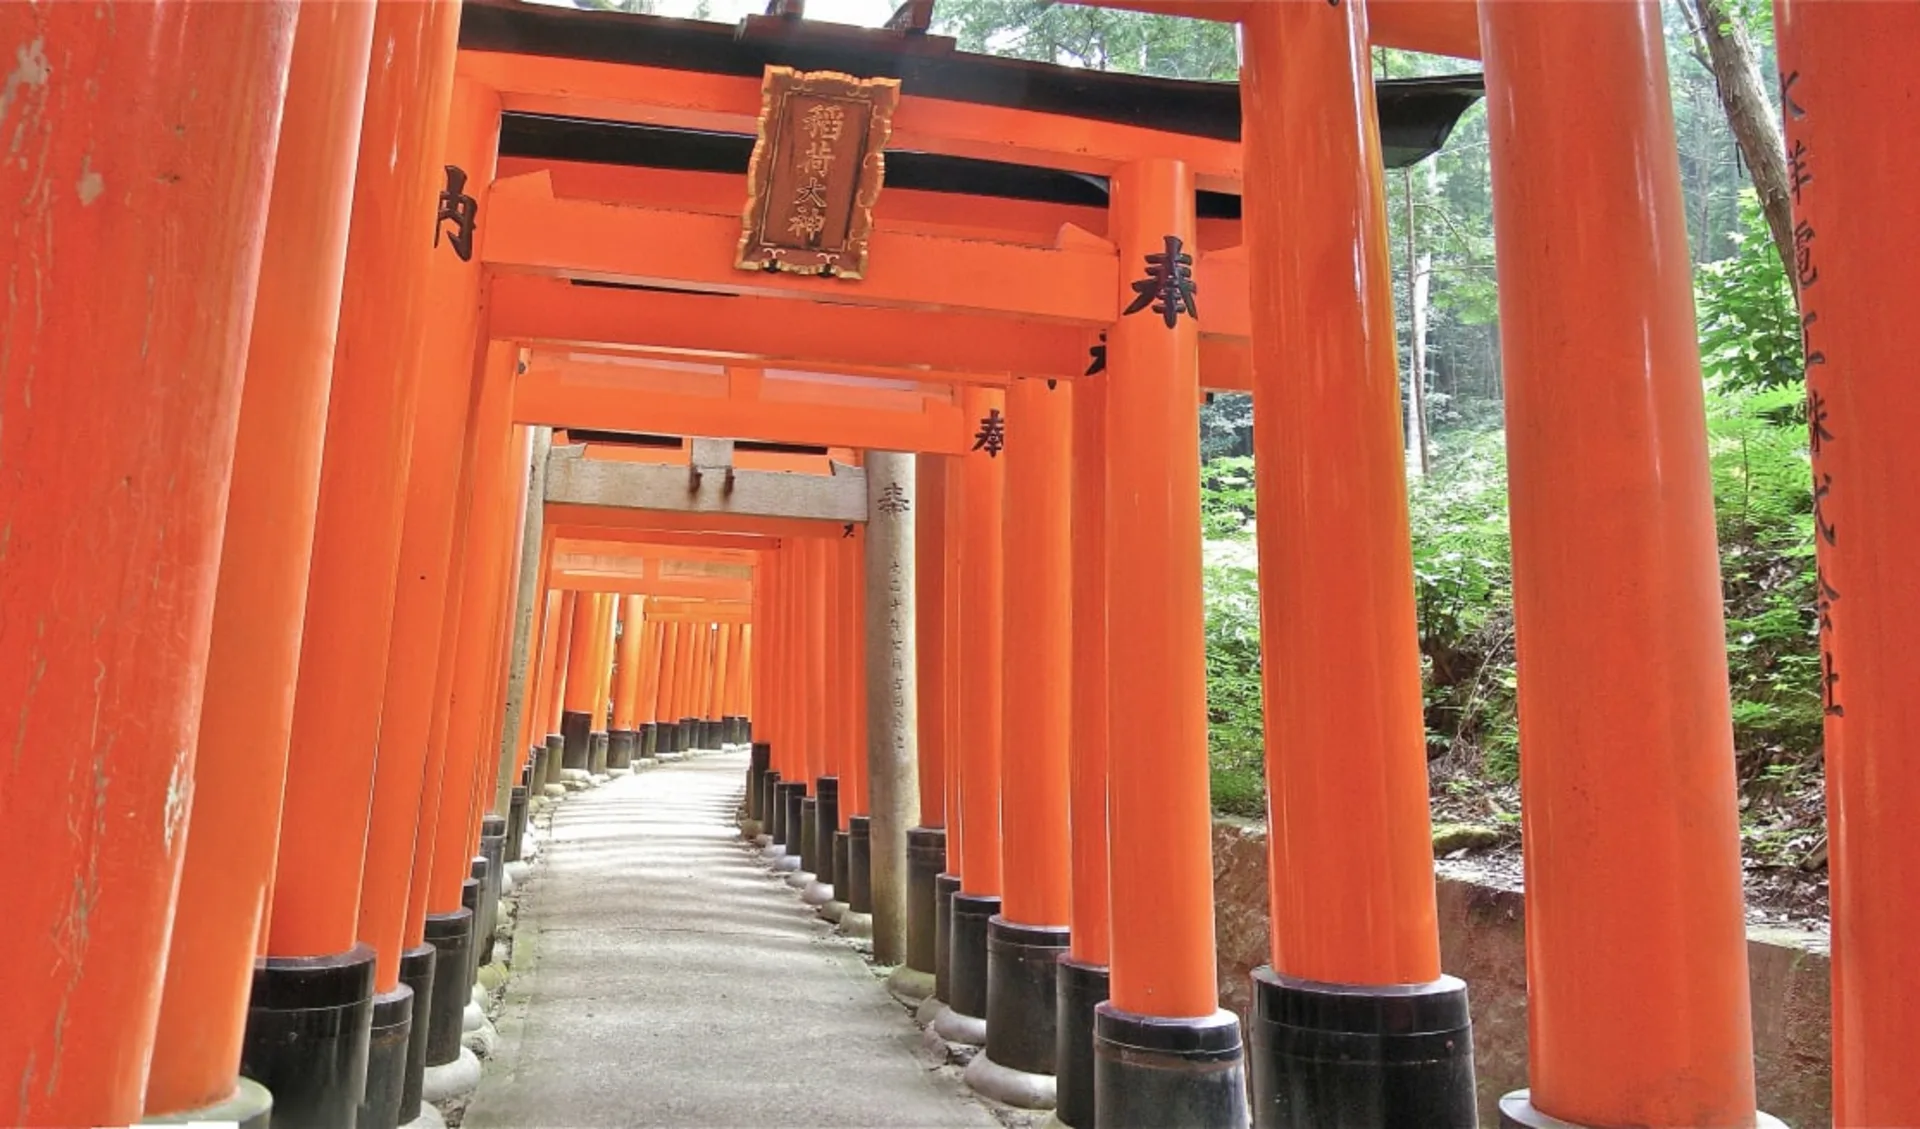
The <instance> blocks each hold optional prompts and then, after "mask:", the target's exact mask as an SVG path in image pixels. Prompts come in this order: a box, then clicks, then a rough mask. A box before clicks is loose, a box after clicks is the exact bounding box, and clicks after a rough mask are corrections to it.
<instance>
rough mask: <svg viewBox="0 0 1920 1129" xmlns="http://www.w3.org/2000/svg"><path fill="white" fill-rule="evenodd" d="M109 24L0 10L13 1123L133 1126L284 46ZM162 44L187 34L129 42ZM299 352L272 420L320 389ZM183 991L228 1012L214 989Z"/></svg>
mask: <svg viewBox="0 0 1920 1129" xmlns="http://www.w3.org/2000/svg"><path fill="white" fill-rule="evenodd" d="M114 15H115V16H116V18H115V19H107V20H103V19H102V18H101V13H100V12H98V11H96V10H95V9H94V8H93V7H91V6H80V5H73V6H68V5H28V4H15V5H7V6H5V7H4V8H0V30H4V33H5V41H6V43H7V44H9V49H8V50H9V63H8V66H9V68H10V73H9V75H8V79H7V82H6V95H5V101H6V103H7V109H6V112H5V119H6V125H7V136H8V138H9V139H10V140H11V142H12V144H13V148H12V151H11V156H10V159H9V160H8V161H6V162H5V164H4V166H0V198H4V199H5V200H6V201H7V204H8V207H9V210H10V213H11V217H12V222H11V223H10V224H9V225H8V226H7V229H6V234H4V235H0V262H4V263H5V264H6V266H7V272H8V276H9V279H10V284H9V287H8V289H7V299H6V303H5V305H4V307H0V308H3V309H4V311H5V312H4V315H3V317H4V320H3V321H0V340H4V341H5V343H6V344H5V347H4V349H0V417H4V419H5V421H6V424H5V427H4V429H0V527H4V528H5V529H6V531H7V533H6V565H5V567H4V570H0V622H5V623H7V624H9V625H10V626H9V628H8V629H7V631H6V635H7V639H6V645H5V646H4V647H0V701H4V702H6V703H7V705H8V707H9V708H8V713H9V716H10V717H11V718H12V736H11V737H10V738H9V741H11V742H13V744H12V748H13V749H15V750H16V751H15V753H14V755H12V756H11V757H10V758H9V763H8V766H7V767H6V768H5V769H4V770H0V825H4V826H5V827H6V828H7V831H8V834H9V835H17V836H20V837H21V838H20V841H21V842H23V843H30V844H32V846H30V847H28V848H27V851H26V856H25V858H26V860H27V861H29V862H30V865H29V866H26V867H24V868H22V869H20V870H19V871H18V872H17V873H16V874H15V875H14V878H13V881H12V883H11V884H10V891H11V897H10V902H9V910H10V918H11V924H12V927H13V928H12V929H11V930H10V931H9V934H8V940H7V942H6V944H5V945H4V948H3V949H0V958H3V959H4V960H5V962H6V967H7V968H8V969H9V973H10V975H9V976H8V977H7V981H8V999H7V1004H6V1009H7V1015H8V1019H7V1020H6V1021H5V1022H4V1023H0V1077H4V1078H6V1079H7V1080H8V1085H7V1088H6V1097H5V1098H4V1099H0V1111H4V1112H3V1113H0V1120H5V1121H7V1122H9V1123H11V1124H39V1125H45V1124H103V1123H107V1124H118V1123H126V1122H128V1121H135V1120H138V1119H139V1117H140V1111H141V1095H142V1091H143V1089H144V1088H145V1083H146V1078H147V1063H148V1056H149V1054H150V1053H151V1051H152V1049H153V1039H154V1025H155V1020H156V1015H157V1013H158V1012H159V1010H160V1006H161V974H162V968H163V967H164V965H165V963H166V952H167V929H168V925H169V922H170V920H171V919H172V916H173V912H174V899H175V892H176V887H177V883H178V881H179V878H180V866H181V861H182V854H183V851H184V849H185V846H186V841H187V840H186V835H185V833H186V830H187V816H188V807H189V805H188V802H187V801H188V797H189V796H190V794H191V792H192V783H191V782H192V777H193V772H194V766H193V750H194V747H195V743H196V738H197V730H198V727H199V724H200V716H201V708H202V691H203V688H204V687H205V680H206V677H207V661H208V659H207V654H208V643H209V635H210V631H211V628H212V624H213V618H214V600H215V589H216V579H217V576H218V573H217V569H218V566H219V560H220V543H221V535H222V519H223V515H224V513H225V511H226V506H227V502H226V499H227V486H228V481H229V474H230V471H231V468H232V461H233V458H234V442H235V440H234V435H235V427H236V421H237V420H238V418H239V415H240V413H241V377H242V373H243V366H244V365H245V363H246V358H247V339H248V334H249V332H250V324H251V322H252V321H253V315H254V287H255V283H256V281H257V279H258V278H259V272H260V263H261V245H262V236H263V232H264V230H265V229H266V227H267V225H268V222H269V221H268V191H269V185H270V177H271V173H272V170H273V167H274V151H275V127H276V126H277V124H278V123H279V121H280V106H281V99H282V96H283V95H284V93H285V92H286V88H287V87H286V84H287V74H288V60H289V54H290V52H291V51H292V49H293V40H294V6H293V5H290V4H284V3H278V4H257V5H247V6H244V7H235V6H232V5H226V4H218V3H207V2H198V0H196V2H193V3H181V4H174V5H167V6H156V5H130V6H128V8H127V9H126V10H123V11H116V12H115V13H114ZM181 42H187V43H192V44H194V45H195V48H196V49H195V50H194V51H193V52H192V53H191V54H190V55H189V56H187V57H182V56H181V55H180V54H179V53H176V52H172V51H166V50H156V49H155V47H154V45H155V44H157V43H181ZM310 96H311V97H313V98H314V99H315V100H316V102H317V101H319V100H320V99H321V98H323V96H324V95H323V92H322V91H321V90H320V89H318V88H310ZM303 144H310V143H308V142H303ZM309 172H310V175H312V176H314V177H315V178H316V179H320V178H323V177H324V176H325V172H326V170H324V169H323V168H319V167H316V168H314V169H311V170H309ZM314 187H315V188H316V192H318V191H320V188H319V186H318V185H315V186H314ZM335 187H336V188H337V183H336V184H335ZM310 265H311V264H310ZM314 273H315V274H318V273H319V271H318V270H317V269H316V270H315V271H314ZM308 281H310V282H312V283H313V284H314V285H315V286H316V287H317V288H318V289H319V290H320V291H321V292H322V293H323V292H324V288H325V281H324V280H322V279H319V278H312V279H309V280H308ZM312 300H313V301H315V302H319V301H321V300H322V299H321V296H320V294H318V293H316V294H314V295H313V298H312ZM282 310H283V311H284V307H282ZM282 316H284V312H283V315H282ZM263 328H264V327H263ZM306 345H307V352H308V358H307V359H305V360H303V361H302V362H301V364H302V366H303V368H304V369H306V370H308V371H306V372H303V373H301V374H299V375H296V376H293V377H291V378H290V387H288V388H283V389H281V390H280V393H281V395H283V396H285V397H288V399H287V401H286V403H287V404H288V405H289V409H290V410H295V411H297V410H298V409H297V408H296V407H294V405H297V404H298V403H299V402H300V398H301V396H302V395H305V396H306V397H308V398H309V400H310V398H311V396H312V394H313V389H314V387H315V381H316V379H318V377H316V376H315V375H314V374H312V373H311V369H312V368H313V366H314V364H315V363H316V362H315V361H314V360H313V359H312V358H311V352H312V351H314V350H317V348H318V344H317V343H313V342H308V343H306ZM277 347H281V348H286V347H287V346H286V345H279V346H277ZM322 375H323V374H322ZM303 441H307V442H310V440H304V439H303ZM290 477H294V478H297V477H298V476H297V474H292V475H290ZM307 485H308V492H309V493H311V477H310V474H309V477H308V479H307ZM290 524H291V525H296V526H300V527H304V525H305V522H304V520H302V521H299V522H296V523H290ZM277 532H278V533H280V534H281V535H282V536H288V537H291V536H297V535H302V533H301V530H300V529H298V528H290V529H285V530H280V531H277ZM276 578H278V579H284V578H285V570H284V569H283V570H281V571H280V572H278V573H277V574H276ZM273 626H274V627H284V626H285V625H284V624H276V625H273ZM261 629H262V630H263V631H266V630H269V629H270V628H269V626H268V625H264V624H263V625H261ZM279 645H280V646H282V647H284V646H285V643H284V642H282V643H280V644H279ZM285 673H286V670H285V666H284V664H283V667H282V686H281V687H280V690H281V693H282V694H284V693H285V692H286V690H285V687H286V679H285ZM20 750H25V752H24V753H22V752H20ZM275 760H276V762H277V753H276V754H275ZM272 767H275V766H263V768H262V771H263V772H265V771H270V770H271V768H272ZM233 814H234V815H235V818H237V819H241V820H245V819H248V818H249V816H248V814H247V813H244V812H240V813H233ZM261 818H267V819H271V818H272V817H271V816H265V815H263V816H262V817H261ZM256 827H257V825H256ZM255 834H256V836H257V835H259V834H263V832H260V831H258V830H256V832H255ZM264 834H270V830H269V831H266V832H264ZM271 851H272V849H271V846H270V845H268V846H266V847H265V848H264V852H265V856H266V857H265V859H264V860H261V859H260V858H259V857H258V852H256V858H255V861H254V869H255V870H256V871H258V870H259V869H261V868H262V867H263V866H264V867H267V868H270V867H271ZM254 881H256V882H258V878H255V879H254ZM228 975H229V976H230V975H231V974H230V973H229V974H228ZM198 1002H200V1003H202V1004H203V1005H206V1006H208V1007H209V1008H211V1009H214V1010H217V1011H220V1012H222V1013H226V1014H225V1015H223V1017H222V1018H221V1019H220V1021H219V1022H220V1023H221V1024H222V1025H228V1024H231V1022H232V1018H231V1008H232V1004H233V1001H232V1000H231V999H228V1000H219V999H214V998H208V999H205V1000H201V1001H198ZM192 1053H193V1055H194V1057H195V1058H196V1060H198V1059H200V1058H202V1057H205V1056H204V1055H203V1054H202V1053H201V1052H192ZM210 1053H211V1052H207V1054H210ZM228 1054H229V1059H228V1061H226V1062H224V1063H221V1064H219V1067H218V1069H220V1070H222V1071H224V1073H225V1075H226V1081H227V1082H228V1083H231V1082H232V1079H233V1069H232V1068H233V1065H234V1064H233V1062H232V1061H231V1057H230V1052H228ZM217 1096H219V1097H224V1096H225V1095H224V1094H221V1095H217Z"/></svg>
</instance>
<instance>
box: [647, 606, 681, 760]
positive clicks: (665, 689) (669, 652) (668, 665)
mask: <svg viewBox="0 0 1920 1129" xmlns="http://www.w3.org/2000/svg"><path fill="white" fill-rule="evenodd" d="M685 626H686V624H684V623H681V622H680V621H678V620H663V621H661V624H660V662H659V666H658V674H657V675H655V678H656V679H657V682H656V684H655V686H654V704H653V716H654V719H655V720H654V723H653V728H652V730H651V732H652V734H653V744H652V747H651V749H650V751H651V752H652V753H653V755H654V756H655V757H657V758H658V759H660V760H675V759H677V758H678V754H677V753H675V752H674V751H673V736H674V725H673V722H671V721H669V720H668V718H670V717H671V716H672V710H673V672H674V670H675V669H676V667H677V666H678V664H679V662H680V647H681V640H682V637H683V634H684V633H683V632H682V630H681V629H682V628H684V627H685Z"/></svg>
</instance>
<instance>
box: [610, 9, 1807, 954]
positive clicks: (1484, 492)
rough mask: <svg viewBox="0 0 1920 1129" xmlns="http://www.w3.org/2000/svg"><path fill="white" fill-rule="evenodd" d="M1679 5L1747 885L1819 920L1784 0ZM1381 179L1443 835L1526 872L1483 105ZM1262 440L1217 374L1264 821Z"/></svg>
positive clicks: (1105, 43)
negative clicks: (1776, 9) (1781, 73)
mask: <svg viewBox="0 0 1920 1129" xmlns="http://www.w3.org/2000/svg"><path fill="white" fill-rule="evenodd" d="M742 2H744V0H690V2H689V0H574V3H576V4H578V5H579V6H581V7H593V8H608V9H619V10H626V11H656V10H658V11H660V13H661V14H672V15H690V16H694V17H696V18H701V17H708V18H721V19H725V18H728V17H729V15H731V14H732V13H731V12H730V11H721V10H719V9H721V8H729V9H730V8H731V7H735V6H739V4H740V3H742ZM837 2H840V4H841V6H842V7H845V6H846V5H847V4H848V3H852V2H853V0H837ZM868 2H870V3H871V4H873V5H874V6H876V10H877V9H878V8H879V7H884V6H888V5H887V4H886V3H885V2H884V0H868ZM759 6H760V5H759V4H758V3H755V4H754V7H756V8H757V7H759ZM669 9H671V10H669ZM681 9H685V10H681ZM810 14H811V13H810ZM823 14H824V13H823ZM1662 16H1663V20H1664V25H1665V29H1666V40H1667V69H1668V74H1669V79H1670V84H1671V90H1672V101H1673V110H1674V123H1675V133H1676V140H1677V144H1678V149H1679V162H1680V173H1681V188H1682V192H1683V194H1684V198H1685V204H1686V216H1687V229H1688V238H1689V246H1690V250H1691V253H1692V259H1693V268H1694V288H1695V299H1696V307H1697V311H1698V323H1699V334H1700V354H1701V362H1702V369H1703V375H1704V381H1705V392H1706V405H1707V427H1708V432H1709V440H1710V455H1711V459H1712V472H1713V485H1714V500H1715V506H1716V511H1717V519H1718V521H1717V525H1718V532H1719V545H1720V564H1721V580H1722V588H1723V592H1724V596H1725V603H1726V631H1727V655H1728V667H1729V675H1730V681H1731V685H1732V693H1733V700H1732V706H1733V726H1734V744H1735V749H1736V754H1737V758H1738V779H1739V788H1740V794H1739V805H1740V810H1741V827H1742V838H1743V862H1744V865H1745V868H1746V871H1747V890H1748V896H1749V902H1750V904H1751V906H1752V907H1753V912H1754V914H1755V916H1757V917H1766V916H1769V915H1771V916H1775V917H1785V918H1791V919H1799V920H1801V921H1803V922H1805V923H1809V924H1815V923H1818V922H1819V921H1820V920H1821V919H1824V918H1825V916H1826V843H1825V836H1824V827H1825V802H1824V780H1823V772H1822V767H1823V766H1822V757H1821V741H1822V732H1821V728H1822V718H1823V708H1822V701H1821V697H1820V693H1819V680H1818V675H1819V663H1820V660H1819V649H1818V637H1817V623H1816V620H1815V612H1814V602H1815V574H1814V552H1813V510H1812V497H1811V491H1810V483H1811V474H1810V470H1809V459H1808V441H1807V440H1808V431H1807V426H1806V422H1805V415H1804V408H1803V405H1804V403H1805V386H1804V383H1803V371H1804V370H1803V364H1802V358H1801V340H1800V332H1799V314H1798V309H1797V299H1796V295H1795V291H1794V286H1793V283H1792V280H1791V277H1790V275H1789V272H1788V271H1787V269H1786V267H1785V263H1786V262H1787V261H1790V260H1791V259H1792V257H1793V247H1792V234H1791V227H1792V225H1791V220H1790V218H1789V214H1788V207H1787V196H1788V192H1789V191H1790V180H1789V176H1790V170H1791V162H1789V161H1787V160H1785V157H1786V154H1785V152H1784V148H1783V146H1782V144H1781V141H1780V135H1779V129H1778V125H1777V123H1778V121H1779V112H1778V105H1777V101H1776V100H1775V96H1774V94H1773V92H1772V89H1771V87H1772V85H1773V84H1772V80H1771V76H1773V75H1774V74H1775V62H1774V52H1773V25H1772V9H1771V5H1770V3H1769V2H1768V0H1662ZM933 30H934V31H935V32H937V33H940V34H945V35H951V36H954V37H955V38H956V39H957V40H958V44H959V47H960V49H961V50H965V51H976V52H985V53H990V54H997V55H1005V56H1011V57H1016V58H1022V59H1029V60H1034V61H1043V62H1053V63H1059V64H1064V65H1069V66H1083V67H1089V68H1093V69H1098V70H1113V71H1124V72H1128V73H1134V74H1148V75H1157V76H1161V77H1166V78H1181V79H1194V80H1202V81H1219V82H1232V81H1234V79H1235V76H1236V72H1237V68H1238V64H1237V53H1236V47H1235V40H1234V29H1233V26H1232V25H1230V24H1224V23H1214V22H1208V21H1201V20H1191V19H1181V18H1177V17H1167V16H1152V15H1145V14H1141V13H1135V12H1123V11H1113V10H1109V9H1104V8H1091V7H1081V6H1077V5H1071V4H1060V3H1055V2H1054V0H938V3H937V5H936V7H935V24H934V29H933ZM1373 66H1374V73H1375V77H1376V78H1408V77H1415V76H1421V75H1441V74H1460V73H1467V72H1472V71H1475V70H1477V69H1478V65H1477V64H1475V63H1472V62H1467V61H1462V60H1457V59H1448V58H1441V57H1438V56H1431V55H1421V54H1415V53H1409V52H1404V51H1396V50H1390V49H1384V48H1377V49H1375V50H1374V53H1373ZM1763 75H1764V76H1769V77H1768V78H1767V79H1766V80H1764V81H1763V80H1762V77H1761V76H1763ZM1386 193H1387V215H1388V223H1389V226H1390V228H1391V231H1390V245H1391V249H1392V255H1393V285H1394V312H1395V320H1396V329H1397V333H1398V346H1399V348H1398V356H1399V358H1400V365H1401V373H1402V402H1401V408H1402V418H1403V419H1404V420H1405V421H1406V426H1405V437H1406V461H1407V476H1408V495H1409V508H1410V519H1411V528H1412V542H1413V564H1414V583H1415V588H1416V597H1417V599H1416V606H1417V610H1418V630H1419V645H1420V654H1421V667H1422V675H1423V684H1424V692H1425V707H1426V729H1427V756H1428V775H1429V779H1430V784H1431V794H1432V799H1433V810H1434V821H1435V849H1436V853H1438V854H1440V855H1441V856H1443V857H1448V858H1459V857H1460V856H1463V855H1468V854H1471V855H1473V856H1475V858H1476V859H1478V860H1481V861H1482V862H1484V863H1486V864H1488V865H1489V866H1490V867H1491V869H1492V870H1493V871H1495V872H1498V871H1500V870H1502V869H1504V870H1505V871H1506V874H1505V875H1504V876H1505V877H1508V878H1510V879H1512V880H1515V881H1517V879H1518V876H1519V858H1518V843H1519V835H1520V826H1519V824H1520V819H1519V762H1520V757H1521V756H1522V755H1523V750H1521V748H1520V747H1519V733H1518V724H1517V718H1516V711H1515V686H1516V680H1515V671H1514V649H1513V593H1512V568H1511V559H1510V554H1509V545H1508V534H1507V478H1506V459H1505V445H1504V436H1503V434H1502V430H1501V428H1502V415H1503V397H1502V390H1501V380H1500V324H1499V309H1498V304H1497V301H1496V296H1495V276H1494V252H1493V211H1492V195H1491V189H1490V184H1489V168H1488V152H1487V127H1486V114H1485V105H1484V103H1481V104H1478V105H1475V106H1474V107H1473V108H1472V109H1470V110H1469V111H1468V112H1467V113H1466V115H1465V116H1464V117H1463V118H1462V119H1461V121H1460V123H1459V125H1458V127H1457V128H1456V129H1455V130H1454V132H1453V134H1452V136H1451V137H1450V138H1449V139H1448V141H1447V143H1446V144H1445V145H1444V146H1442V148H1441V149H1440V150H1439V152H1438V153H1436V154H1435V155H1434V156H1432V157H1430V158H1428V159H1427V160H1425V161H1422V162H1420V163H1419V164H1417V165H1415V166H1413V167H1411V168H1406V169H1395V170H1389V171H1388V172H1387V174H1386ZM1592 426H1595V427H1605V426H1606V421H1605V420H1594V421H1592ZM1252 440H1253V413H1252V404H1251V401H1250V399H1249V398H1248V397H1247V396H1244V395H1237V394H1221V395H1218V396H1216V397H1214V398H1213V399H1212V401H1211V402H1210V403H1209V404H1208V405H1207V406H1206V407H1205V408H1204V409H1203V410H1202V413H1201V461H1202V466H1201V489H1202V501H1203V517H1204V521H1205V525H1206V548H1205V559H1206V573H1205V576H1206V608H1207V683H1208V706H1209V714H1210V719H1209V720H1210V727H1209V728H1210V732H1209V749H1210V757H1211V763H1212V771H1213V801H1214V806H1215V808H1216V809H1217V810H1218V811H1219V812H1221V813H1222V814H1224V815H1229V816H1242V817H1248V818H1258V817H1261V816H1264V815H1265V785H1264V779H1265V778H1264V765H1263V752H1262V751H1263V733H1262V712H1261V690H1260V660H1261V656H1260V629H1259V603H1258V591H1259V580H1258V575H1257V567H1256V555H1255V551H1254V544H1253V529H1254V522H1255V506H1254V487H1253V455H1252V452H1253V443H1252Z"/></svg>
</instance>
